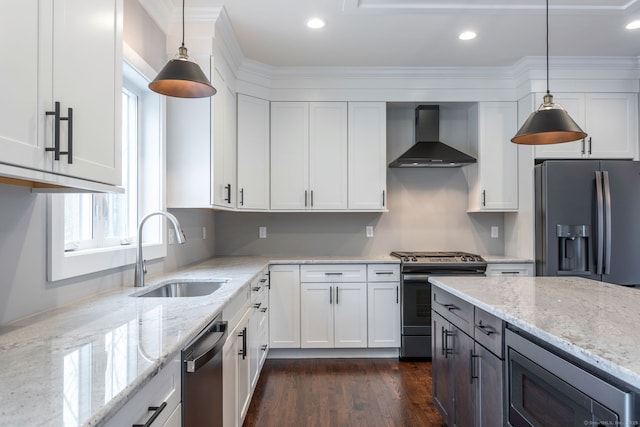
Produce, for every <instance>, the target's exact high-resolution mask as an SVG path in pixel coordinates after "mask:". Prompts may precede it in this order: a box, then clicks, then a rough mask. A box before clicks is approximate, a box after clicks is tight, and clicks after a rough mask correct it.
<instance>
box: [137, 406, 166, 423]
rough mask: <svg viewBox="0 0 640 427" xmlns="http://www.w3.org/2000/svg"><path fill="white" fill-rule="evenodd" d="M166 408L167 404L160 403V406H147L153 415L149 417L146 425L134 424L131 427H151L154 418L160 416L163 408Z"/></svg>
mask: <svg viewBox="0 0 640 427" xmlns="http://www.w3.org/2000/svg"><path fill="white" fill-rule="evenodd" d="M166 407H167V402H162V405H160V406H149V411H153V415H151V418H149V419H148V420H147V422H146V423H144V424H134V425H133V427H151V424H153V422H154V421H155V420H156V418H158V416H159V415H160V412H162V411H164V408H166Z"/></svg>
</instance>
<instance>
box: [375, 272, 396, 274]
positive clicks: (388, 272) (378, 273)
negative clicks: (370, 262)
mask: <svg viewBox="0 0 640 427" xmlns="http://www.w3.org/2000/svg"><path fill="white" fill-rule="evenodd" d="M376 274H393V271H376Z"/></svg>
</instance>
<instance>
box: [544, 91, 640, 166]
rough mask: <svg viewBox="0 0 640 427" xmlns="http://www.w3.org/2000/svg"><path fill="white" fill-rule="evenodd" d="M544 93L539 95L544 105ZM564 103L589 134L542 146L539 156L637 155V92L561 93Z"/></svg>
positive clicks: (560, 101)
mask: <svg viewBox="0 0 640 427" xmlns="http://www.w3.org/2000/svg"><path fill="white" fill-rule="evenodd" d="M543 96H544V94H537V95H536V103H537V105H540V103H541V102H542V97H543ZM553 99H554V101H555V102H556V103H558V104H560V105H562V106H563V107H564V108H565V109H566V110H567V112H568V113H569V115H570V116H571V118H572V119H573V120H574V121H575V122H576V123H577V124H578V125H579V126H580V127H581V128H582V130H584V131H585V132H586V133H587V134H588V136H587V137H586V138H585V139H584V140H580V141H575V142H568V143H562V144H551V145H539V146H536V147H535V156H536V158H539V159H546V158H548V159H558V158H564V159H575V158H578V159H579V158H614V159H615V158H622V159H632V158H635V157H636V155H637V145H638V98H637V94H634V93H557V94H553Z"/></svg>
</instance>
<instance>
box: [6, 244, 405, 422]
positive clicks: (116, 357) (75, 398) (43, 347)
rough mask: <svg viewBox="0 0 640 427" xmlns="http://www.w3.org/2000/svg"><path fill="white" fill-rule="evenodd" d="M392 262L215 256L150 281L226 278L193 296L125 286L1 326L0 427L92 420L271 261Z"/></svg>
mask: <svg viewBox="0 0 640 427" xmlns="http://www.w3.org/2000/svg"><path fill="white" fill-rule="evenodd" d="M354 262H356V263H395V262H398V260H397V259H396V258H392V257H386V256H381V257H301V258H300V259H296V258H294V257H288V258H284V257H275V258H264V257H220V258H212V259H210V260H206V261H204V262H201V263H198V264H196V265H193V266H189V267H187V268H184V269H181V270H180V271H177V272H174V273H171V274H166V275H162V276H158V277H153V278H147V288H153V287H154V286H159V285H161V284H162V283H165V282H166V281H168V280H171V279H173V278H182V279H203V278H205V279H211V278H223V279H228V281H227V282H226V283H225V284H224V285H223V286H222V287H221V288H220V289H219V290H218V291H216V292H214V293H213V294H211V295H207V296H203V297H196V298H132V297H130V295H131V294H133V293H136V292H138V291H139V290H140V289H138V288H134V287H132V286H130V285H129V286H124V287H123V288H121V289H118V290H114V291H110V292H106V293H102V294H99V295H96V296H94V297H92V298H90V299H86V300H83V301H80V302H77V303H75V304H72V305H68V306H64V307H60V308H57V309H55V310H51V311H47V312H44V313H40V314H37V315H34V316H31V317H29V318H26V319H23V320H20V321H17V322H14V323H11V324H9V325H7V326H3V327H0V354H1V355H2V357H1V360H2V362H1V363H0V384H2V387H0V425H2V426H20V427H23V426H95V425H101V424H102V423H103V422H104V421H105V420H107V419H108V418H110V417H111V416H112V415H113V414H114V413H115V412H116V411H117V410H118V409H120V408H121V407H122V406H123V405H124V404H125V403H126V402H127V401H128V399H129V398H130V397H131V396H132V395H133V394H135V393H136V392H137V391H138V390H139V389H140V388H141V387H143V386H144V385H145V384H146V383H147V382H148V381H149V380H150V379H151V378H152V377H153V376H154V375H155V374H157V373H158V372H159V371H160V369H162V367H164V366H165V365H166V364H167V363H168V362H169V361H171V360H172V359H173V358H174V357H176V356H177V355H178V354H179V352H180V350H181V349H182V348H183V347H184V346H185V345H186V344H187V343H188V342H189V341H190V340H191V339H193V338H194V337H195V336H196V335H197V334H198V333H199V332H200V331H201V330H202V329H203V328H204V327H205V326H206V325H207V324H208V323H209V322H210V321H211V320H213V319H214V317H215V316H216V315H218V314H219V313H221V311H222V308H223V307H224V305H225V304H227V303H228V302H229V301H230V300H231V299H232V298H233V297H234V296H235V295H236V294H238V293H239V292H240V291H241V289H243V288H244V287H245V286H248V284H249V283H250V282H251V280H252V279H253V278H254V277H255V276H257V275H258V274H260V273H261V271H262V269H263V268H264V267H266V266H267V265H268V264H270V263H271V264H284V263H291V264H308V263H321V264H324V263H354Z"/></svg>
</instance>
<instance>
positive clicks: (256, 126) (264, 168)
mask: <svg viewBox="0 0 640 427" xmlns="http://www.w3.org/2000/svg"><path fill="white" fill-rule="evenodd" d="M237 207H238V209H265V210H266V209H269V101H265V100H264V99H258V98H254V97H251V96H246V95H242V94H238V194H237Z"/></svg>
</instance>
